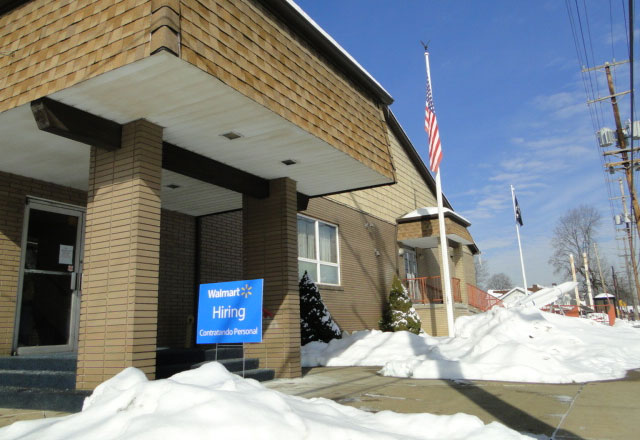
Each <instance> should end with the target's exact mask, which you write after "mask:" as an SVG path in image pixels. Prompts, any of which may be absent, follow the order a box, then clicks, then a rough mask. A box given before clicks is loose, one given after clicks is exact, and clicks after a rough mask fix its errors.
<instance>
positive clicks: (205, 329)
mask: <svg viewBox="0 0 640 440" xmlns="http://www.w3.org/2000/svg"><path fill="white" fill-rule="evenodd" d="M263 283H264V281H263V280H262V279H257V280H242V281H229V282H225V283H211V284H201V285H200V292H199V303H198V320H197V324H196V329H197V330H196V344H229V343H239V342H242V343H244V342H262V288H263Z"/></svg>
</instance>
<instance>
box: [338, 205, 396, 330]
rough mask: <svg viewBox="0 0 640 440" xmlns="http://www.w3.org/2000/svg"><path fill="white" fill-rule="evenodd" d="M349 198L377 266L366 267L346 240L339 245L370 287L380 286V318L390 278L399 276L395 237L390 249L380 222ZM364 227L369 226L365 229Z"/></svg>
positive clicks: (361, 321)
mask: <svg viewBox="0 0 640 440" xmlns="http://www.w3.org/2000/svg"><path fill="white" fill-rule="evenodd" d="M350 197H351V201H352V202H353V204H354V206H355V207H356V212H357V213H358V214H359V217H360V221H361V222H362V226H363V227H364V228H365V229H366V231H367V234H368V235H369V239H370V241H371V243H372V245H373V248H372V249H371V252H373V253H374V255H375V256H376V260H378V262H377V264H376V265H375V267H371V266H370V265H368V264H367V263H366V262H365V261H363V259H362V258H361V257H360V255H359V253H358V252H357V251H356V249H354V247H353V246H351V245H350V243H348V242H347V241H346V240H342V241H341V244H344V245H346V246H347V247H348V248H349V250H350V252H351V255H353V256H354V258H355V261H356V262H357V265H358V268H359V270H360V271H361V273H362V274H363V276H365V277H366V278H367V279H368V281H369V283H370V285H372V286H380V291H378V292H377V297H378V300H379V302H380V309H379V311H380V316H382V311H383V307H384V303H385V301H386V300H387V297H388V295H389V291H390V289H391V277H392V275H393V274H394V273H395V274H397V275H400V274H399V272H398V257H397V255H398V246H397V242H396V238H397V237H396V236H394V237H393V238H392V240H391V241H392V242H393V243H394V245H393V247H392V248H391V247H390V246H388V245H387V243H386V242H385V240H384V238H383V236H382V233H381V231H380V229H379V227H378V225H377V223H381V222H382V220H379V219H377V218H375V217H373V216H370V215H367V214H365V213H364V209H363V208H362V206H361V205H360V204H359V203H358V201H357V200H356V198H355V197H354V195H353V194H350ZM332 203H336V202H332ZM365 225H371V226H368V227H366V226H365ZM387 268H389V269H387ZM360 324H361V325H364V326H365V327H366V326H367V323H366V322H365V321H364V320H362V319H361V320H360Z"/></svg>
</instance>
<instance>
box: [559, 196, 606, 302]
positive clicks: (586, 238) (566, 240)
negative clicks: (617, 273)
mask: <svg viewBox="0 0 640 440" xmlns="http://www.w3.org/2000/svg"><path fill="white" fill-rule="evenodd" d="M601 222H602V216H601V215H600V212H598V210H597V209H596V208H594V207H593V206H588V205H580V206H578V207H577V208H573V209H571V210H570V211H568V212H567V213H566V214H565V215H563V216H562V217H560V218H559V219H558V221H557V223H556V226H555V228H554V230H553V238H552V241H551V247H553V255H552V256H551V258H549V264H550V265H551V266H553V269H554V273H556V274H558V275H561V276H563V277H565V278H566V279H568V280H570V279H571V264H570V262H569V254H573V257H574V259H575V266H576V273H577V274H578V279H579V281H581V284H582V290H583V291H584V290H585V289H586V287H585V286H586V275H587V274H586V273H585V270H584V263H583V257H582V254H583V252H586V254H587V261H588V263H589V274H588V276H589V279H590V281H591V284H592V286H593V287H594V289H598V288H600V289H601V288H602V283H601V281H600V277H599V276H598V266H597V264H598V263H597V262H596V258H595V255H594V253H593V252H592V251H593V243H594V242H596V241H595V236H596V233H597V230H598V228H599V227H600V223H601ZM605 267H606V266H605Z"/></svg>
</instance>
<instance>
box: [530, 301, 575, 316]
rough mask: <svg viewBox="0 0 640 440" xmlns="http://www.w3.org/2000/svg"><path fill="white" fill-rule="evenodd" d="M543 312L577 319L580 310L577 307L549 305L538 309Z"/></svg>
mask: <svg viewBox="0 0 640 440" xmlns="http://www.w3.org/2000/svg"><path fill="white" fill-rule="evenodd" d="M540 310H542V311H543V312H550V313H555V314H557V315H565V316H572V317H575V318H577V317H578V316H580V310H579V309H578V307H577V306H572V305H558V304H549V305H548V306H544V307H542V308H540Z"/></svg>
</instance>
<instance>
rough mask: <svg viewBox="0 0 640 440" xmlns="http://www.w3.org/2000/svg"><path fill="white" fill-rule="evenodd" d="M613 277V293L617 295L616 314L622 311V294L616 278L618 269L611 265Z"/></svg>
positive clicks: (615, 301)
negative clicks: (619, 291)
mask: <svg viewBox="0 0 640 440" xmlns="http://www.w3.org/2000/svg"><path fill="white" fill-rule="evenodd" d="M611 279H612V280H613V293H614V295H615V300H614V306H615V307H616V314H618V313H619V312H621V309H620V294H619V293H618V279H617V278H616V270H615V269H614V268H613V266H611ZM620 316H622V315H620Z"/></svg>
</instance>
